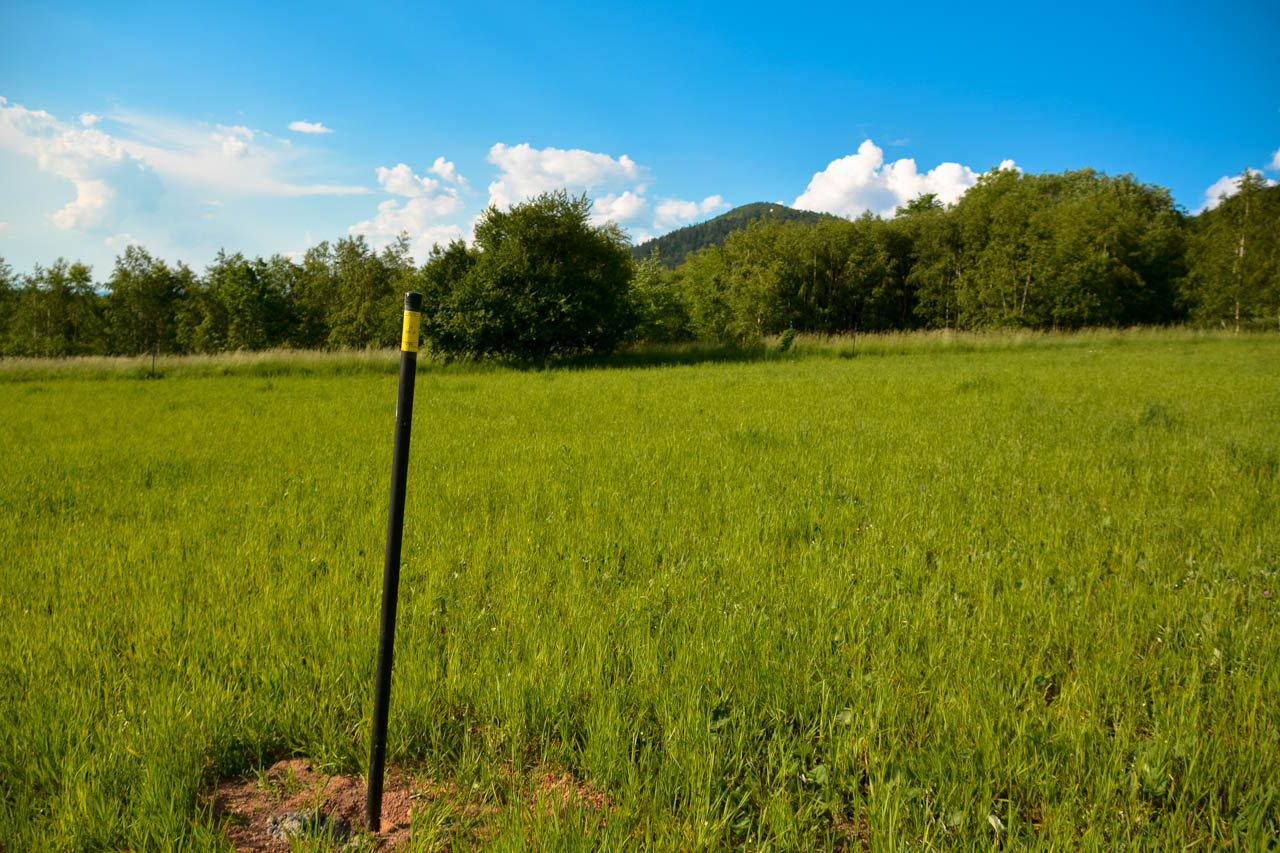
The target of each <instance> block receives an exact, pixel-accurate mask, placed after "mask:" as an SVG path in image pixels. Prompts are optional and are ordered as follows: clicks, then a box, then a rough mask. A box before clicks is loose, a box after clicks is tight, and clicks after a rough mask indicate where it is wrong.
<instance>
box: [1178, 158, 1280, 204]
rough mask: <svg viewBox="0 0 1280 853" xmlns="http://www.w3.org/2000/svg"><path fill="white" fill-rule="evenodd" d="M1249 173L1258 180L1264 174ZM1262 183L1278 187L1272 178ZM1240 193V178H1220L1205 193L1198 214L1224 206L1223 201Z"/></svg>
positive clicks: (1256, 171)
mask: <svg viewBox="0 0 1280 853" xmlns="http://www.w3.org/2000/svg"><path fill="white" fill-rule="evenodd" d="M1277 155H1278V156H1280V152H1277ZM1248 171H1249V174H1251V175H1254V176H1255V177H1258V178H1262V172H1261V171H1260V170H1258V169H1249V170H1248ZM1262 182H1263V183H1264V184H1266V185H1267V186H1269V187H1274V186H1275V185H1276V182H1275V181H1273V180H1271V179H1270V178H1263V181H1262ZM1238 192H1240V176H1239V175H1236V176H1234V177H1233V176H1228V175H1223V176H1222V177H1221V178H1218V180H1216V181H1214V182H1213V183H1212V184H1211V185H1210V186H1209V188H1208V189H1207V190H1205V191H1204V201H1203V203H1201V205H1200V209H1199V210H1197V211H1196V213H1203V212H1204V211H1206V210H1213V209H1214V208H1215V207H1217V206H1218V205H1220V204H1222V200H1223V199H1226V198H1231V196H1233V195H1235V194H1236V193H1238Z"/></svg>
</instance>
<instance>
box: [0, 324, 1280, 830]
mask: <svg viewBox="0 0 1280 853" xmlns="http://www.w3.org/2000/svg"><path fill="white" fill-rule="evenodd" d="M965 340H968V341H970V343H971V344H972V345H968V344H966V345H964V346H957V345H948V346H943V345H939V344H938V343H937V340H936V339H932V338H929V337H928V336H919V337H918V338H911V337H909V336H908V337H893V336H887V337H884V338H871V339H865V340H864V339H863V338H859V339H858V340H857V341H856V342H855V344H854V345H855V347H856V350H855V352H856V353H858V357H854V358H847V357H821V356H823V355H824V354H825V355H833V354H834V355H840V354H842V353H844V352H845V351H844V349H843V347H844V344H843V343H839V342H837V343H832V344H826V343H823V342H818V341H805V340H804V339H800V340H798V341H797V342H796V347H795V348H794V349H796V350H798V351H799V352H798V353H788V354H787V357H785V358H781V357H779V358H775V357H764V356H763V355H760V354H757V356H751V355H750V354H748V355H747V356H741V357H734V358H729V357H712V358H704V359H692V358H691V359H690V360H692V361H699V360H700V361H701V363H691V364H680V363H679V359H672V361H673V362H674V363H671V364H669V366H650V367H641V366H636V367H634V368H631V369H625V368H618V367H614V368H612V369H594V368H591V367H589V366H579V367H578V368H577V369H560V370H547V371H528V370H526V371H519V370H509V369H491V368H486V369H477V368H465V367H464V368H455V367H453V366H442V365H434V366H429V367H428V369H425V370H424V371H423V372H422V374H421V375H420V376H419V379H418V392H417V393H418V398H417V399H418V403H417V412H416V414H415V422H414V443H413V452H412V460H411V464H410V480H409V495H408V505H407V521H406V529H405V545H404V569H403V575H402V582H401V600H400V602H401V603H400V621H399V626H398V633H397V658H396V670H395V684H394V692H393V697H392V708H391V717H392V719H391V733H390V735H391V756H390V759H391V760H392V761H393V762H395V763H399V764H405V765H412V766H415V767H418V768H420V769H421V770H422V772H424V773H427V774H431V775H434V776H435V777H436V778H439V779H446V780H449V781H451V782H454V783H456V784H457V786H458V789H459V790H466V791H474V792H475V796H476V797H477V798H479V799H480V800H482V801H484V802H485V803H486V804H488V805H490V806H494V807H496V811H495V812H494V814H496V815H497V818H496V819H495V821H494V824H493V827H492V832H491V833H487V834H481V835H479V836H476V837H479V838H486V839H487V842H486V843H487V844H489V845H491V846H492V847H494V848H496V849H509V850H516V849H520V848H522V847H530V846H534V847H555V848H561V849H598V848H600V847H607V848H608V849H618V848H623V847H628V846H629V847H631V848H632V849H642V848H652V849H663V850H687V849H700V848H710V849H724V848H732V847H736V846H745V847H746V848H747V849H760V848H761V847H762V846H766V845H768V844H772V849H775V850H789V849H794V850H803V849H830V848H836V849H839V848H841V847H842V846H845V845H849V846H852V847H853V848H854V849H858V848H859V847H860V846H861V845H862V844H863V843H864V842H865V843H866V844H869V845H870V846H871V847H872V848H874V849H906V848H912V849H920V847H921V846H922V845H928V846H931V847H932V848H933V849H939V850H941V849H990V848H991V847H992V846H995V845H1003V846H1007V847H1010V848H1015V849H1016V848H1027V849H1032V848H1035V849H1062V848H1069V849H1076V848H1079V849H1117V848H1118V847H1120V846H1121V845H1122V844H1126V845H1128V847H1129V848H1131V849H1132V848H1135V847H1136V848H1138V849H1153V850H1166V849H1175V848H1176V849H1181V848H1182V847H1183V846H1184V845H1188V844H1191V845H1194V847H1193V849H1201V850H1204V849H1215V848H1222V847H1224V846H1227V845H1228V844H1232V845H1234V846H1235V847H1237V848H1240V849H1263V848H1265V847H1266V846H1267V845H1268V844H1269V843H1271V844H1274V843H1275V842H1276V841H1277V838H1280V774H1278V773H1277V772H1276V769H1277V768H1280V701H1278V700H1277V694H1278V693H1280V690H1278V688H1280V628H1278V625H1277V608H1276V599H1277V598H1280V576H1278V574H1277V571H1278V570H1280V521H1278V519H1280V338H1276V337H1274V336H1271V337H1267V336H1242V337H1239V338H1233V337H1229V336H1223V335H1201V334H1195V333H1186V332H1177V331H1174V332H1145V333H1140V334H1139V333H1132V334H1127V335H1126V334H1114V333H1113V334H1111V335H1103V334H1096V335H1094V336H1093V337H1090V336H1087V335H1086V336H1035V337H1032V338H1028V339H1026V340H1024V341H1022V342H1021V343H1019V342H1018V339H1016V338H1013V337H1010V336H1006V337H1005V338H1004V341H1003V343H1001V339H1000V337H999V336H986V337H983V336H976V337H973V338H967V339H965ZM983 341H986V343H982V342H983ZM877 342H878V344H879V346H880V354H885V355H889V354H897V353H901V354H902V357H894V358H863V357H861V355H864V354H869V353H875V352H877V350H876V349H875V347H874V346H873V345H874V344H876V343H877ZM864 345H866V346H867V349H865V350H864V349H863V346H864ZM673 351H674V350H673ZM765 352H767V350H766V351H765ZM846 354H847V353H846ZM334 358H335V362H336V363H343V362H342V361H341V359H340V358H338V357H334ZM350 358H351V359H354V361H353V362H352V363H363V362H359V360H358V359H357V358H356V357H354V356H351V357H350ZM364 358H366V360H367V364H368V365H373V366H370V367H368V368H367V369H365V368H361V369H355V368H352V369H346V368H341V369H337V368H335V369H329V368H326V367H324V366H321V367H315V366H314V365H316V364H318V363H319V362H318V361H315V360H308V359H306V358H303V357H301V356H299V357H298V363H297V364H295V365H294V369H285V368H283V367H281V368H279V369H276V368H272V367H270V365H273V364H279V363H280V362H279V359H277V360H276V361H272V360H271V359H264V360H263V361H261V362H259V363H260V364H265V365H268V367H264V368H251V369H236V370H221V368H219V367H218V366H217V365H216V364H215V365H214V366H212V367H207V366H206V367H183V366H182V363H178V362H175V363H174V364H172V365H166V367H165V369H164V370H163V371H162V373H163V376H164V378H163V379H162V380H160V381H136V380H132V379H129V380H127V381H124V380H123V379H122V380H121V381H110V382H103V381H95V379H96V378H97V377H101V376H105V375H111V376H122V377H128V376H130V375H133V374H134V373H136V371H134V366H129V367H125V368H123V369H122V370H117V371H115V372H110V371H105V370H102V371H98V372H96V373H95V372H94V371H89V372H87V373H86V372H85V369H84V368H83V366H82V367H81V368H77V369H71V370H69V371H67V370H65V369H64V371H63V372H62V373H57V368H54V369H53V370H52V371H51V370H50V369H48V368H42V367H41V366H39V365H35V366H32V365H28V366H26V367H24V368H23V369H22V371H19V373H15V374H12V375H11V376H10V378H11V379H12V378H17V379H22V380H23V381H8V382H0V410H3V411H4V413H5V416H4V418H3V419H2V420H0V446H2V447H4V448H5V451H4V452H5V458H4V463H3V465H0V618H2V619H3V623H4V625H5V630H4V632H3V634H2V635H0V637H2V639H0V849H5V850H28V849H31V850H36V849H40V850H43V849H88V850H93V849H111V850H116V849H124V848H129V849H135V850H142V849H174V848H180V849H194V850H207V849H225V846H224V845H225V841H224V840H222V839H221V836H220V834H219V832H218V828H217V827H216V826H214V825H212V824H211V822H210V820H209V818H208V816H207V815H205V814H203V813H202V812H201V807H200V797H201V794H202V793H204V792H207V791H208V790H209V788H210V787H211V785H212V784H213V783H215V782H216V781H217V780H218V779H220V778H226V777H229V776H234V775H241V774H245V773H252V772H253V771H254V770H255V769H260V768H262V767H263V766H264V765H266V764H269V763H271V761H273V760H274V759H276V758H279V757H283V756H286V755H294V754H296V755H305V756H308V757H311V758H313V759H315V760H316V761H317V763H318V764H320V765H321V766H323V767H327V768H330V769H332V770H341V771H344V772H358V771H359V770H360V769H361V767H362V766H363V763H364V761H365V760H366V755H367V740H368V720H369V714H370V705H371V681H372V669H373V662H374V651H375V643H376V632H377V626H376V622H377V613H378V597H379V594H380V586H381V563H382V547H383V536H384V531H385V523H386V521H385V518H386V517H385V513H386V500H387V488H388V478H389V473H390V444H391V429H392V423H393V412H394V406H395V399H394V398H395V382H396V379H395V375H394V372H393V367H392V368H388V367H387V365H394V360H393V358H392V357H390V356H389V355H388V354H385V353H384V354H370V355H368V356H366V357H364ZM637 360H638V356H636V357H633V363H635V362H636V361H637ZM619 363H622V364H626V363H627V361H626V356H625V355H624V356H623V357H621V361H620V362H619ZM641 363H643V362H641ZM10 367H12V365H10ZM41 370H44V371H45V372H41ZM95 370H96V368H95ZM255 370H262V371H265V372H266V373H268V374H270V375H256V374H255V372H254V371H255ZM0 372H2V371H0ZM219 372H224V373H227V374H229V375H218V373H219ZM544 765H547V766H555V767H560V768H564V769H566V770H568V771H569V772H572V773H573V774H574V775H575V776H576V777H578V778H579V779H581V780H584V781H587V782H589V783H590V784H592V785H593V786H595V787H597V788H600V789H602V790H604V791H606V792H608V794H609V796H610V797H611V798H612V800H613V801H614V803H615V804H616V809H615V811H614V812H613V813H611V814H609V815H608V816H607V819H601V818H600V817H599V816H592V815H590V814H588V815H585V816H584V819H583V820H577V819H576V818H573V817H570V818H568V819H566V818H561V817H559V816H543V815H537V814H533V813H530V812H529V810H528V809H527V807H526V806H525V804H524V803H523V802H522V800H521V797H520V795H519V785H518V779H519V778H521V777H522V775H526V774H529V773H532V772H533V771H534V770H535V769H536V768H538V767H541V766H544ZM419 819H420V826H421V831H420V832H419V839H420V841H421V842H422V844H421V845H420V846H421V847H422V848H423V849H428V845H427V844H426V842H427V841H429V840H430V839H433V838H437V839H438V838H446V837H447V836H448V832H447V831H445V830H447V829H448V824H449V822H450V821H462V820H464V818H463V817H462V816H461V815H450V814H448V813H440V812H439V811H438V810H437V811H432V810H429V809H428V810H425V811H424V813H423V814H422V815H420V817H419ZM997 825H998V826H1000V827H1003V830H1002V831H999V832H998V831H997V829H996V828H995V827H996V826H997ZM220 845H223V846H221V847H220Z"/></svg>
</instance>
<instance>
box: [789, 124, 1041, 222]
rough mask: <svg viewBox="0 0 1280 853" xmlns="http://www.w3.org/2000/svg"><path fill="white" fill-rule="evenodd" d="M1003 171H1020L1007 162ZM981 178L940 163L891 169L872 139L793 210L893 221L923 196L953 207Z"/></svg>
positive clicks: (908, 162)
mask: <svg viewBox="0 0 1280 853" xmlns="http://www.w3.org/2000/svg"><path fill="white" fill-rule="evenodd" d="M1000 168H1001V169H1016V168H1017V165H1016V164H1015V163H1014V162H1013V161H1012V160H1005V161H1003V162H1002V163H1001V164H1000ZM978 174H979V173H977V172H975V171H974V170H973V169H971V168H969V167H968V166H962V165H961V164H959V163H940V164H938V165H937V166H935V167H934V168H932V169H930V170H929V171H927V172H925V173H923V174H921V173H920V171H919V169H918V168H917V166H916V161H915V160H914V159H912V158H909V157H908V158H903V159H901V160H895V161H894V162H892V163H886V162H885V159H884V149H882V148H881V147H880V146H878V145H876V144H875V143H874V142H872V141H871V140H870V139H868V140H866V141H864V142H863V143H862V144H861V145H859V146H858V152H857V153H856V154H850V155H848V156H847V157H841V158H840V159H838V160H833V161H831V163H830V164H828V166H827V168H825V169H823V170H822V171H821V172H818V173H817V174H815V175H814V176H813V180H811V181H810V182H809V186H808V188H807V189H806V190H805V191H804V192H803V193H802V194H801V195H800V196H799V197H798V198H797V199H796V200H795V201H794V202H793V203H792V206H793V207H797V208H800V209H801V210H816V211H820V212H823V213H834V214H836V215H838V216H844V217H848V218H853V217H856V216H859V215H860V214H862V213H865V212H867V211H871V212H872V213H876V214H879V215H881V216H892V215H893V214H894V211H895V210H896V209H897V208H898V207H900V206H902V205H905V204H906V203H907V202H909V201H910V200H911V199H913V198H915V197H916V196H918V195H920V194H921V193H934V194H936V195H937V197H938V200H939V201H941V202H942V203H943V204H952V203H954V202H955V201H956V200H957V199H959V198H960V196H962V195H964V193H965V191H966V190H968V189H969V187H971V186H973V185H974V184H975V183H977V181H978Z"/></svg>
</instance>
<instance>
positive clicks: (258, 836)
mask: <svg viewBox="0 0 1280 853" xmlns="http://www.w3.org/2000/svg"><path fill="white" fill-rule="evenodd" d="M520 788H521V789H522V790H524V791H525V792H526V793H527V799H526V800H525V801H526V802H527V803H528V804H529V807H530V810H531V811H533V812H537V813H542V814H550V813H560V814H564V813H565V812H566V811H568V809H569V808H570V807H578V808H587V809H591V810H594V811H600V812H610V811H613V801H612V800H611V799H610V798H609V796H608V794H606V793H604V792H603V791H600V790H599V789H596V788H593V787H591V786H590V785H588V784H586V783H585V782H582V781H579V780H577V779H575V778H574V777H573V776H572V775H570V774H568V773H560V772H552V771H547V770H542V771H538V772H536V773H534V774H533V775H531V776H530V777H528V779H527V781H526V783H525V784H522V785H521V786H520ZM364 799H365V783H364V782H363V781H362V780H360V779H358V778H356V777H354V776H341V775H338V776H329V775H325V774H323V773H318V772H316V770H315V769H314V768H313V767H312V766H311V762H310V761H307V760H306V759H303V758H295V759H291V760H287V761H279V762H276V763H275V764H273V765H272V766H271V769H269V770H268V771H267V772H266V773H262V774H255V775H253V776H247V777H243V778H240V779H231V780H228V781H226V782H223V783H221V784H219V785H218V787H217V789H216V790H215V791H214V794H213V797H212V799H211V801H210V805H211V807H212V812H213V818H214V820H215V821H218V822H221V823H223V824H224V825H225V826H226V831H227V837H228V838H229V839H230V840H231V843H232V844H234V845H235V848H236V849H237V850H240V851H246V853H287V851H288V850H289V842H288V841H287V840H286V839H281V838H276V837H273V836H272V835H271V834H270V833H269V832H268V826H269V822H272V823H274V822H275V821H279V820H281V819H283V818H284V817H285V816H286V815H289V814H296V813H298V812H302V811H308V810H314V809H318V810H319V811H320V812H321V813H322V814H323V815H324V816H325V818H326V820H329V821H334V820H337V819H338V818H345V819H346V820H347V821H349V822H350V825H351V827H352V828H353V830H355V832H357V833H364V830H363V827H364ZM435 800H441V801H443V803H442V804H443V805H444V807H445V809H446V811H447V812H449V813H451V814H453V815H454V818H455V819H454V820H449V821H448V823H449V824H451V827H450V829H451V830H452V831H450V832H449V834H450V835H451V836H452V837H453V838H452V840H453V842H454V843H455V844H458V845H460V846H463V847H466V846H470V844H468V842H477V841H480V840H482V839H484V838H488V837H490V836H491V835H492V834H493V831H494V826H493V824H494V823H495V818H496V816H497V813H498V808H497V807H496V806H494V805H491V804H484V803H478V802H476V801H475V800H473V799H471V798H468V797H463V796H460V794H459V792H458V791H457V790H456V788H455V787H454V786H453V785H452V784H450V783H447V782H445V783H437V782H432V781H431V780H428V779H417V778H414V777H412V776H410V775H408V774H406V773H404V772H402V771H399V770H395V769H390V770H388V771H387V778H386V783H385V786H384V790H383V795H382V832H380V833H378V834H377V836H376V837H372V836H369V835H368V834H367V833H364V834H365V837H366V839H367V843H364V844H360V843H359V841H358V838H357V836H356V835H354V834H353V837H352V838H353V843H352V848H353V849H360V850H375V849H376V850H379V851H394V850H401V849H404V848H405V847H406V846H408V843H409V822H410V816H411V812H412V811H413V810H415V809H417V808H420V807H424V806H426V805H427V804H428V803H430V802H432V801H435ZM273 819H274V820H273ZM338 846H339V848H341V845H338ZM451 846H452V845H451Z"/></svg>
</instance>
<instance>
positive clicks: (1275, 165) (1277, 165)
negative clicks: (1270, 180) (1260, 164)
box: [1267, 148, 1280, 172]
mask: <svg viewBox="0 0 1280 853" xmlns="http://www.w3.org/2000/svg"><path fill="white" fill-rule="evenodd" d="M1267 168H1268V169H1270V170H1271V171H1273V172H1280V148H1277V149H1276V153H1275V154H1272V155H1271V165H1270V166H1268V167H1267Z"/></svg>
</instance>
